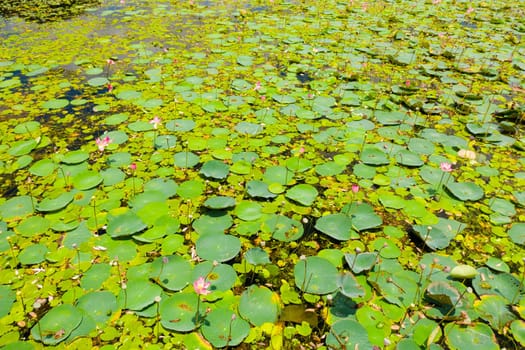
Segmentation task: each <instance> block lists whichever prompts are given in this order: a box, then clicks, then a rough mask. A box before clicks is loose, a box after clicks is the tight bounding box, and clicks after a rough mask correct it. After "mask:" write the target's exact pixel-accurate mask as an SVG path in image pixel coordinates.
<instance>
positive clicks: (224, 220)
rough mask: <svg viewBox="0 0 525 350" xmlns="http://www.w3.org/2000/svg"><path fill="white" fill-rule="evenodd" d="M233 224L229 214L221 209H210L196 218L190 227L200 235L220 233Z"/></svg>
mask: <svg viewBox="0 0 525 350" xmlns="http://www.w3.org/2000/svg"><path fill="white" fill-rule="evenodd" d="M232 225H233V219H232V217H231V215H229V214H227V213H226V212H225V211H221V210H211V211H209V212H208V213H206V214H204V215H202V216H200V217H199V218H198V219H196V220H195V221H194V222H193V224H192V227H193V228H194V229H195V231H197V232H198V233H199V234H200V235H201V236H204V235H208V234H218V235H220V234H222V233H224V232H225V231H226V230H227V229H229V228H230V227H231V226H232Z"/></svg>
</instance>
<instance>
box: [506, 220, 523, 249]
mask: <svg viewBox="0 0 525 350" xmlns="http://www.w3.org/2000/svg"><path fill="white" fill-rule="evenodd" d="M508 233H509V237H510V239H511V240H512V242H514V243H516V244H521V245H523V244H525V223H520V222H516V223H514V224H512V226H511V228H510V230H509V232H508Z"/></svg>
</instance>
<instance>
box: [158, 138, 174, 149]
mask: <svg viewBox="0 0 525 350" xmlns="http://www.w3.org/2000/svg"><path fill="white" fill-rule="evenodd" d="M176 144H177V136H175V135H159V136H157V137H155V148H156V149H171V148H173V147H175V145H176Z"/></svg>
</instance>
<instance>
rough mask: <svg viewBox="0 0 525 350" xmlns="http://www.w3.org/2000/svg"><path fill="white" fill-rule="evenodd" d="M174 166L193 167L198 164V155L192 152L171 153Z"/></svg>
mask: <svg viewBox="0 0 525 350" xmlns="http://www.w3.org/2000/svg"><path fill="white" fill-rule="evenodd" d="M173 161H174V163H175V166H177V167H179V168H193V167H194V166H195V165H197V164H199V162H200V157H199V156H198V155H196V154H195V153H192V152H187V151H185V152H179V153H175V154H174V155H173Z"/></svg>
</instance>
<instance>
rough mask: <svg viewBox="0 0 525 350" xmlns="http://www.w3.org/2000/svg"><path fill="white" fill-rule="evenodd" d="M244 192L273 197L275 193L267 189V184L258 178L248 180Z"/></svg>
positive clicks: (262, 196) (253, 195)
mask: <svg viewBox="0 0 525 350" xmlns="http://www.w3.org/2000/svg"><path fill="white" fill-rule="evenodd" d="M246 192H247V193H248V194H249V195H250V196H252V197H261V198H274V197H276V196H277V195H276V194H275V193H273V192H270V191H269V190H268V184H267V183H266V182H263V181H259V180H250V181H248V182H247V183H246Z"/></svg>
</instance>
